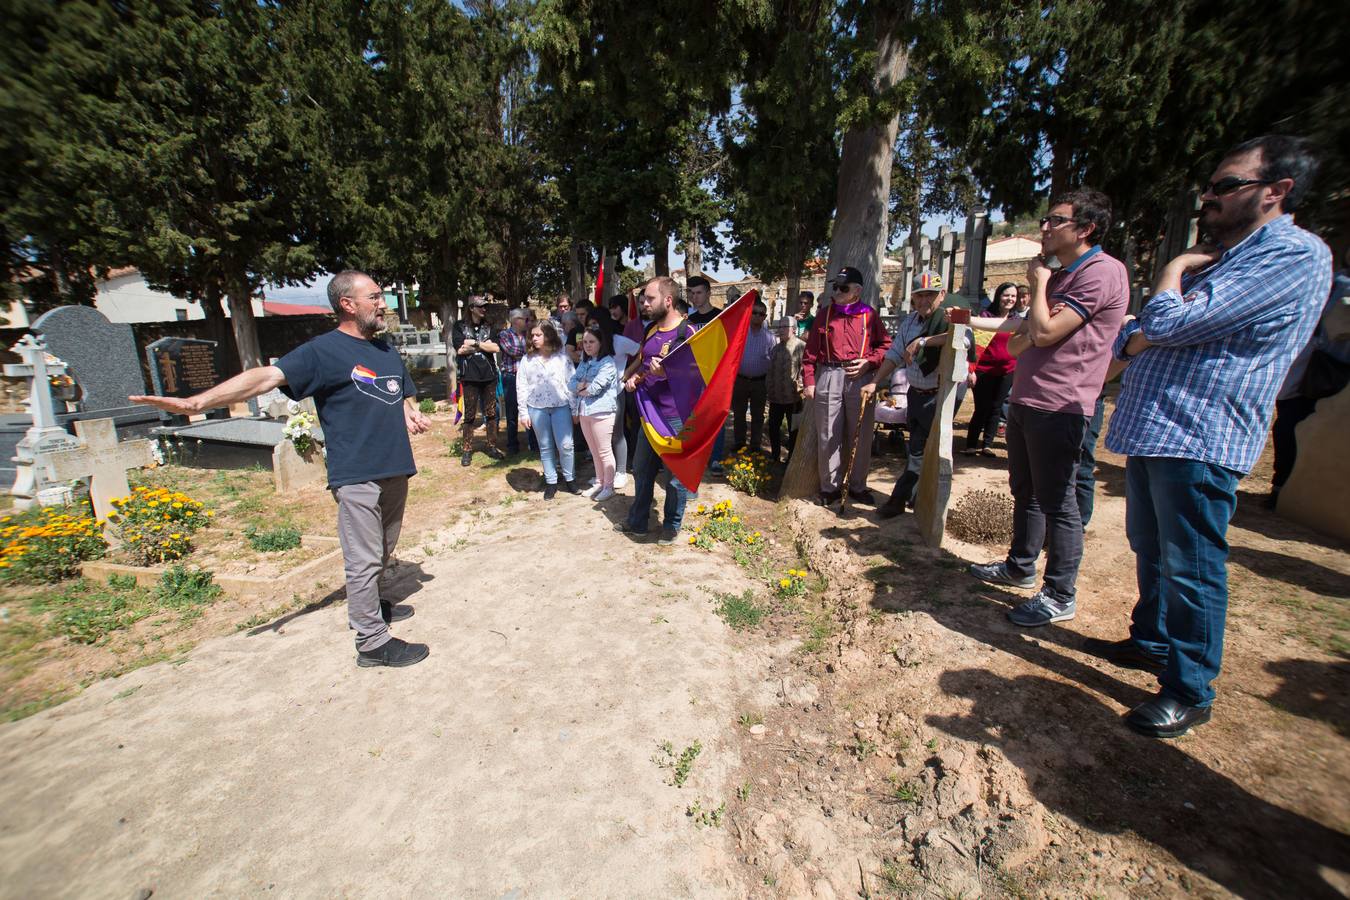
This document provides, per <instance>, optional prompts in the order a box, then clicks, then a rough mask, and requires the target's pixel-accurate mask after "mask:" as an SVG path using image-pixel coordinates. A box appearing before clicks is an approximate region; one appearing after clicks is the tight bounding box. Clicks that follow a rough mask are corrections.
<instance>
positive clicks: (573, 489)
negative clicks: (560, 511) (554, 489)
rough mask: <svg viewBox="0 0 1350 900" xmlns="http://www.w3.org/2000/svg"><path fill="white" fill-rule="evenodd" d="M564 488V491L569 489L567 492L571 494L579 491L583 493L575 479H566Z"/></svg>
mask: <svg viewBox="0 0 1350 900" xmlns="http://www.w3.org/2000/svg"><path fill="white" fill-rule="evenodd" d="M563 490H564V491H567V493H569V494H579V493H581V491H579V490H577V483H576V482H575V481H564V482H563Z"/></svg>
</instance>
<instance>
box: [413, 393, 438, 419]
mask: <svg viewBox="0 0 1350 900" xmlns="http://www.w3.org/2000/svg"><path fill="white" fill-rule="evenodd" d="M417 411H418V412H421V413H425V414H427V415H431V414H432V413H434V412H435V411H436V401H435V400H432V399H431V398H430V397H423V398H422V399H421V400H418V401H417Z"/></svg>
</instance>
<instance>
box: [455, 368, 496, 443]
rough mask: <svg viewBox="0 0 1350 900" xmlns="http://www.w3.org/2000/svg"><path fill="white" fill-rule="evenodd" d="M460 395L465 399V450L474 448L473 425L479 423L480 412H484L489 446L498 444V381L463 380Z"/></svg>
mask: <svg viewBox="0 0 1350 900" xmlns="http://www.w3.org/2000/svg"><path fill="white" fill-rule="evenodd" d="M459 391H460V397H461V398H462V399H463V400H464V421H463V422H461V423H460V425H461V427H462V428H463V439H464V452H465V453H468V452H469V451H470V450H472V449H473V427H474V425H476V424H477V423H478V412H479V410H482V412H483V425H484V430H485V431H486V432H487V440H488V446H489V447H495V446H496V445H497V382H495V381H461V382H460V383H459Z"/></svg>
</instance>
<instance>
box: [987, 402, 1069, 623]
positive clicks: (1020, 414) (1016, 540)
mask: <svg viewBox="0 0 1350 900" xmlns="http://www.w3.org/2000/svg"><path fill="white" fill-rule="evenodd" d="M1087 423H1088V419H1087V417H1086V416H1082V415H1079V414H1078V413H1071V412H1046V411H1044V410H1040V409H1035V408H1034V407H1030V406H1025V405H1023V404H1021V403H1010V404H1009V405H1008V430H1007V438H1008V485H1009V487H1011V488H1012V495H1013V539H1012V546H1011V547H1010V548H1009V549H1008V559H1007V562H1006V566H1007V569H1008V571H1009V572H1010V573H1011V574H1013V575H1017V576H1019V577H1021V576H1032V575H1035V574H1036V559H1037V557H1039V556H1040V555H1041V548H1042V547H1044V548H1045V585H1044V587H1045V590H1046V591H1048V592H1049V593H1051V594H1053V595H1054V598H1055V600H1057V601H1059V602H1060V603H1067V602H1069V601H1070V600H1073V599H1074V595H1075V587H1076V584H1077V581H1078V566H1079V564H1080V563H1081V562H1082V561H1083V520H1082V518H1081V517H1080V516H1079V513H1078V494H1077V484H1076V483H1077V480H1078V479H1077V473H1078V460H1079V457H1081V456H1082V453H1083V432H1084V431H1086V430H1087ZM1047 537H1048V538H1049V541H1048V542H1047V541H1046V538H1047Z"/></svg>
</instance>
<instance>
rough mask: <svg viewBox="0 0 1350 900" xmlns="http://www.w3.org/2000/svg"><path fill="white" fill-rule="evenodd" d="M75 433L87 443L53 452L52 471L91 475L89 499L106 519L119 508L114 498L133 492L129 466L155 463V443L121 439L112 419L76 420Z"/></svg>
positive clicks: (66, 475)
mask: <svg viewBox="0 0 1350 900" xmlns="http://www.w3.org/2000/svg"><path fill="white" fill-rule="evenodd" d="M75 433H76V434H77V435H78V436H79V437H80V439H81V440H82V441H83V442H84V446H82V447H79V448H78V449H74V450H65V451H62V452H59V453H52V454H51V455H50V457H49V458H50V468H51V472H52V475H53V476H54V477H55V478H57V479H58V480H61V481H69V480H70V479H72V478H88V479H89V500H90V502H91V503H93V505H94V515H95V516H96V517H97V518H99V519H104V520H106V519H107V518H108V514H109V513H112V512H115V511H116V507H114V506H113V504H112V501H113V500H114V499H115V498H117V497H125V496H127V495H128V494H130V493H131V487H130V486H129V485H128V484H127V469H139V468H141V467H142V466H149V465H153V464H154V462H155V454H154V449H153V445H152V444H151V442H150V441H147V440H145V439H144V438H139V439H137V440H134V441H125V442H122V443H119V442H118V440H117V425H116V424H115V423H114V422H113V420H112V419H86V420H83V421H80V422H76V423H75Z"/></svg>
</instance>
